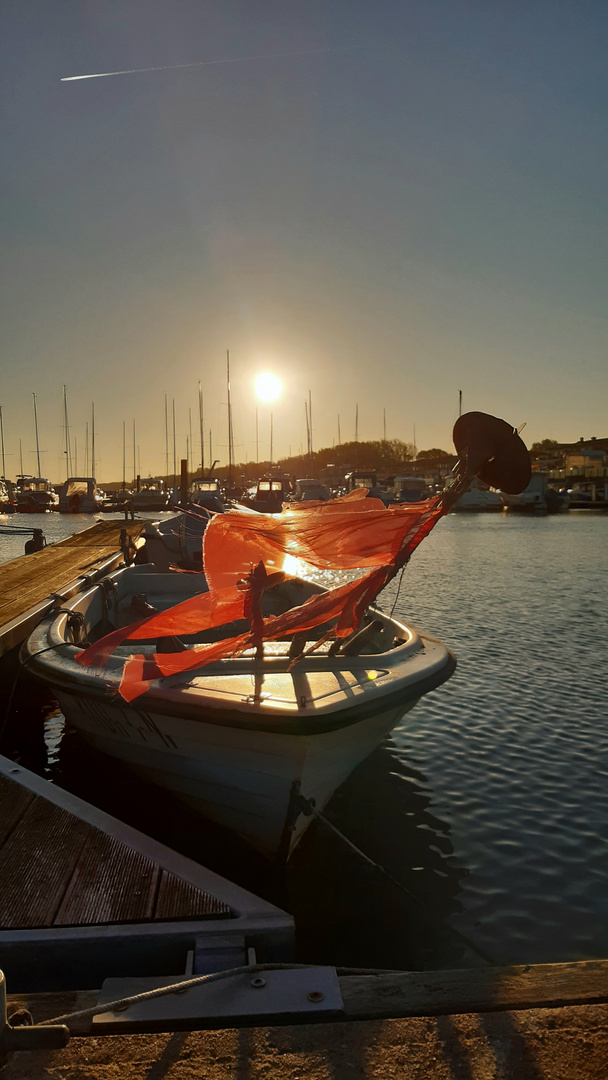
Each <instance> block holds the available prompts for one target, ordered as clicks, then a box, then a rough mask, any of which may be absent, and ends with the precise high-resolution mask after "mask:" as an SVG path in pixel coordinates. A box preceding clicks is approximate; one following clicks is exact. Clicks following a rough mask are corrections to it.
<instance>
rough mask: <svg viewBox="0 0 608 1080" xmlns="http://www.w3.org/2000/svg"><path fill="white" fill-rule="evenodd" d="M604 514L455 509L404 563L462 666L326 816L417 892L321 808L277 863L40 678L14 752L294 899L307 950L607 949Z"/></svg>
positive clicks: (498, 954) (578, 953)
mask: <svg viewBox="0 0 608 1080" xmlns="http://www.w3.org/2000/svg"><path fill="white" fill-rule="evenodd" d="M607 529H608V517H596V516H592V517H589V518H585V517H584V516H582V515H574V514H570V515H564V516H559V517H556V518H540V519H522V518H516V517H511V518H509V517H507V516H506V515H504V516H503V515H488V516H487V517H474V518H466V517H465V516H464V515H454V516H451V517H450V518H448V519H446V520H445V521H442V522H440V524H439V526H438V527H437V528H436V530H435V531H434V533H433V534H432V536H431V537H430V538H429V540H428V541H426V542H425V544H423V545H422V546H421V548H420V549H419V550H418V551H417V552H416V554H415V556H414V558H413V560H412V564H411V566H410V567H409V568H408V570H407V572H406V575H405V578H404V581H403V585H402V588H401V592H400V595H399V598H398V601H397V607H396V614H397V615H400V616H401V617H403V618H404V619H409V620H410V621H412V622H413V623H414V624H415V625H417V626H420V627H424V628H425V629H426V630H427V631H428V632H429V633H432V634H434V635H436V636H437V637H439V638H441V640H443V641H444V642H445V643H446V644H447V645H448V646H449V647H450V648H451V649H452V650H453V651H454V652H455V653H456V655H457V657H458V669H457V671H456V674H455V676H454V677H453V678H452V679H451V680H450V681H449V682H448V683H447V684H445V685H444V686H442V687H440V688H439V689H438V690H436V691H434V692H433V693H432V694H429V695H428V696H427V697H426V698H424V699H423V700H422V701H421V702H420V703H419V705H418V706H417V707H416V708H415V709H414V710H413V712H411V713H409V714H408V715H407V716H406V717H405V718H404V721H403V724H402V725H401V726H400V727H399V728H397V729H396V731H395V732H393V735H392V737H391V738H390V740H388V742H387V743H386V744H385V745H384V746H383V747H380V748H379V749H378V750H377V751H376V752H375V753H374V754H373V755H372V756H371V757H370V758H369V759H368V760H367V761H366V762H364V763H363V764H362V765H361V766H360V767H359V768H358V769H357V771H356V772H355V773H354V774H353V775H352V777H351V778H350V779H349V780H348V781H347V783H346V784H344V785H343V786H342V788H341V789H340V790H339V791H338V792H337V793H336V795H335V796H334V798H333V800H332V802H331V803H330V805H329V807H328V808H327V816H328V817H329V818H330V820H331V821H332V822H334V823H335V824H336V825H337V827H338V828H339V829H341V830H342V831H343V832H344V833H345V834H346V836H348V837H349V838H350V839H351V840H352V841H353V842H354V843H355V844H356V845H357V846H358V847H360V848H361V849H362V850H363V851H364V852H365V853H366V854H367V855H368V856H369V857H370V858H371V859H372V860H374V861H375V862H378V863H380V864H381V865H382V866H384V867H385V868H386V869H387V870H388V871H389V873H390V874H391V875H392V876H393V877H394V878H395V879H397V881H399V882H401V883H402V884H403V885H404V886H405V887H406V888H407V889H408V890H410V891H411V892H412V893H414V894H415V896H416V897H418V898H419V899H420V901H421V903H420V904H418V903H416V902H415V901H413V900H411V899H410V898H409V897H407V896H406V895H404V894H403V892H401V891H399V890H398V889H397V888H396V887H395V886H394V885H393V884H391V883H390V882H389V881H387V880H386V879H385V878H383V877H382V876H380V875H378V874H377V873H376V872H374V871H373V870H371V869H370V868H369V867H368V866H366V864H365V863H363V862H361V861H360V860H359V859H358V857H357V856H356V855H355V854H354V853H353V852H352V851H351V850H349V849H348V848H347V847H345V846H344V845H343V844H342V843H341V842H340V841H339V839H338V838H337V837H335V836H334V835H333V834H332V833H331V832H329V831H328V830H327V829H326V828H325V826H323V824H322V823H318V822H315V823H313V824H312V825H311V826H310V828H309V830H308V832H307V833H306V835H305V837H304V839H303V841H302V844H301V846H300V847H299V848H298V849H297V850H296V852H295V854H294V856H293V857H292V860H291V861H290V863H289V866H288V870H287V874H286V876H282V875H280V874H277V873H275V872H274V871H272V870H271V869H270V868H269V867H268V865H267V864H266V863H264V861H263V860H262V859H260V858H258V857H257V856H256V855H255V854H254V853H252V852H250V851H249V850H248V849H247V848H246V846H245V845H244V844H239V842H238V841H236V840H234V839H233V838H231V837H229V836H228V834H226V833H224V832H223V831H222V830H219V829H218V828H217V827H215V826H212V825H209V824H208V823H206V822H204V821H202V820H201V819H200V818H198V817H196V815H194V814H192V813H191V812H190V811H188V810H187V809H184V808H183V807H181V806H180V805H179V804H178V803H177V802H176V801H175V800H173V799H172V798H171V796H169V795H168V794H167V793H164V792H159V791H158V789H155V788H152V787H150V786H149V785H146V784H144V783H143V782H142V781H141V780H138V779H135V778H134V777H132V776H131V775H130V774H129V773H128V772H127V771H126V770H125V769H122V768H120V767H119V766H118V765H116V764H115V763H114V762H112V761H111V760H110V759H105V758H103V757H101V756H99V755H96V754H94V753H93V752H92V751H89V750H88V749H87V748H86V746H85V745H84V744H83V743H82V742H81V740H80V739H79V737H78V736H77V735H76V734H75V733H74V732H71V731H69V730H68V731H67V732H64V731H63V721H62V718H61V716H60V715H59V714H58V711H57V709H56V706H55V705H54V703H53V701H52V700H49V698H48V696H47V697H46V698H43V699H42V700H39V701H38V702H35V701H34V700H33V699H32V697H31V691H30V690H29V689H28V691H27V694H26V695H25V697H24V696H23V695H22V694H21V695H20V694H17V696H16V698H15V703H14V707H13V716H12V724H11V728H10V730H9V731H8V732H7V735H6V737H5V740H4V744H3V752H4V753H7V754H12V755H15V756H17V755H19V756H20V759H21V760H22V761H23V764H24V765H26V766H28V767H29V768H33V769H35V770H36V771H38V772H41V773H42V774H43V775H48V776H49V777H52V778H53V779H54V780H55V781H56V782H59V783H62V784H63V785H65V786H66V787H68V788H70V789H71V790H73V791H75V793H76V794H78V795H80V796H81V797H82V798H84V799H87V800H88V801H90V802H93V803H95V804H96V805H99V806H102V807H103V808H104V809H106V810H108V811H109V812H110V813H113V814H115V815H116V816H117V817H120V818H123V819H124V820H126V821H128V822H129V823H131V824H133V825H135V826H136V827H137V828H140V829H142V831H145V832H149V833H151V834H152V835H154V836H157V837H158V838H159V839H160V840H162V841H163V842H165V843H168V844H170V845H171V846H173V847H175V848H177V849H178V850H181V851H183V852H184V853H185V854H187V855H189V856H191V857H192V858H195V859H197V860H199V861H200V862H202V863H203V864H206V865H208V866H210V867H212V868H213V869H215V870H217V871H218V872H219V873H221V874H224V875H225V876H227V877H230V878H231V879H232V880H234V881H237V882H238V883H239V884H242V885H244V886H245V887H247V888H249V889H251V890H252V891H254V892H256V893H258V894H259V895H262V896H265V897H267V898H268V899H270V900H274V902H276V903H278V904H280V905H281V906H283V907H287V908H288V909H289V910H291V911H292V912H293V913H294V915H295V917H296V925H297V935H298V954H299V958H300V959H303V960H304V959H306V960H314V961H325V962H330V963H338V964H344V965H349V966H350V965H355V966H359V965H361V966H374V967H375V966H378V967H393V968H408V967H427V968H428V967H451V966H468V965H477V964H479V963H481V961H480V960H479V958H478V957H477V956H475V955H474V954H473V953H472V952H471V951H470V950H469V949H467V948H466V946H465V945H464V944H463V943H462V941H461V940H459V939H458V937H456V936H455V935H454V933H453V929H457V930H459V931H460V932H462V933H463V934H464V935H465V936H466V937H468V938H469V939H471V940H472V941H474V942H475V943H476V944H477V945H478V946H480V947H481V948H482V949H484V950H485V951H486V952H487V953H488V954H490V955H491V956H492V957H493V958H494V959H496V961H497V962H499V963H526V962H551V961H559V960H569V959H580V958H587V957H593V956H603V955H606V951H607V950H608V919H607V918H606V915H607V904H606V896H607V894H608V890H607V884H608V851H607V848H608V844H607V842H608V825H607V822H608V783H607V777H608V715H607V712H608V711H607V708H606V702H607V700H608V693H607V691H608V686H607V680H606V642H607V641H608V609H607V607H606V603H605V581H606V577H607V573H608V545H607V544H606V536H605V533H606V530H607ZM326 580H327V575H326ZM327 583H330V582H329V581H327ZM395 589H396V585H395V584H394V585H393V586H392V588H391V589H388V590H387V595H385V596H384V597H383V598H382V599H383V605H384V607H385V608H390V606H391V605H392V602H393V598H394V592H395ZM34 716H37V717H38V718H39V720H38V724H37V726H36V725H34V727H35V728H36V732H37V734H35V733H34V734H32V732H33V726H32V723H31V721H32V718H33V717H34ZM28 732H29V734H28V735H27V738H26V733H28ZM45 739H46V743H45Z"/></svg>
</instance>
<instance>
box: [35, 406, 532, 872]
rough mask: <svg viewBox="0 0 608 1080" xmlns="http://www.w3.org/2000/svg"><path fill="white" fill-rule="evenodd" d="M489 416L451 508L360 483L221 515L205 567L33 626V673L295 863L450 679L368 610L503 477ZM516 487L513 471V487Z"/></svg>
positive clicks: (397, 628)
mask: <svg viewBox="0 0 608 1080" xmlns="http://www.w3.org/2000/svg"><path fill="white" fill-rule="evenodd" d="M471 415H475V414H468V416H469V417H471ZM480 415H483V414H480ZM461 420H462V421H464V420H465V417H462V418H461ZM488 420H492V421H494V420H495V418H487V417H486V418H485V421H484V426H483V445H482V447H481V448H479V446H477V445H476V443H475V439H474V433H475V431H476V430H477V428H476V425H475V423H474V422H470V423H469V427H470V430H465V431H464V433H463V427H464V425H463V424H462V423H461V421H459V424H460V429H459V433H458V434H459V436H460V441H461V443H462V439H464V446H462V448H461V447H460V446H459V450H460V451H461V466H460V471H459V472H458V473H457V475H456V477H455V480H454V482H453V484H452V485H451V487H450V488H449V490H448V491H447V492H445V493H444V495H443V496H439V497H437V498H434V499H429V500H425V501H423V502H418V503H414V504H411V505H399V506H394V507H386V506H384V504H383V503H382V502H380V500H375V499H373V498H372V499H368V498H366V497H365V496H366V494H367V492H366V490H365V489H360V490H358V491H355V492H352V493H351V494H350V495H347V496H345V497H343V498H341V499H335V500H329V501H328V502H324V503H318V502H314V503H311V504H310V505H309V507H307V506H306V503H296V504H294V505H293V506H289V507H286V508H285V509H284V511H283V513H282V514H279V515H261V514H255V513H251V512H248V511H246V510H231V511H229V512H227V513H225V514H217V515H215V516H213V517H212V519H211V521H210V522H209V524H208V526H207V528H206V529H205V531H204V534H203V565H204V573H202V572H200V573H179V572H176V571H168V572H164V573H162V572H159V570H158V568H157V567H156V566H155V565H154V564H144V565H140V566H133V567H125V568H122V569H119V570H117V571H115V572H114V573H113V574H111V575H110V576H109V577H108V578H106V579H104V581H103V582H102V583H100V584H98V585H96V586H94V587H92V588H90V589H89V590H88V591H86V592H84V593H82V594H80V595H79V596H77V597H75V598H73V600H71V601H69V602H68V603H67V604H65V605H64V606H63V607H62V608H61V610H60V611H59V612H57V613H55V614H54V615H53V614H51V615H50V616H49V617H48V618H47V619H45V620H44V621H43V622H42V623H41V624H40V626H39V627H38V628H37V629H36V630H35V631H34V633H33V634H32V635H31V637H30V638H29V640H28V642H27V643H26V645H25V646H24V653H23V658H24V659H25V662H26V663H27V666H28V668H29V670H30V671H33V672H35V673H36V674H37V675H39V676H40V677H41V678H43V679H44V680H45V681H46V682H47V683H48V684H49V685H50V686H51V687H52V689H53V691H54V693H55V694H56V696H57V699H58V701H59V704H60V706H61V708H62V710H63V711H64V713H65V715H66V717H67V718H68V719H69V720H70V722H71V723H72V724H74V726H75V727H76V728H77V729H78V730H79V731H81V732H82V734H83V735H84V736H85V737H86V738H87V740H88V741H89V742H90V743H92V744H93V746H95V747H96V748H97V749H99V750H101V751H103V752H105V753H106V754H110V755H113V756H114V757H117V758H119V759H120V760H121V761H123V762H125V763H127V764H128V765H129V766H130V767H131V768H133V769H134V770H136V771H139V772H141V773H142V774H143V775H145V776H146V777H147V778H148V779H150V780H152V781H154V782H156V783H158V784H160V785H162V786H163V787H166V788H168V789H169V790H171V791H172V792H174V793H176V794H177V795H178V796H180V797H181V798H182V799H184V800H185V801H187V802H188V803H191V804H193V805H194V806H196V807H197V808H199V809H200V810H201V811H202V812H203V813H204V814H205V816H207V817H208V818H210V819H212V820H214V821H216V822H218V823H219V824H221V825H223V826H227V827H228V828H230V829H232V830H233V831H234V832H236V833H238V834H239V835H240V836H242V837H244V838H245V839H246V840H247V841H248V842H249V843H250V844H251V845H252V846H253V847H254V848H256V849H257V850H258V851H260V852H261V853H262V854H263V855H265V856H267V857H268V858H271V859H277V858H279V859H285V858H287V857H288V856H289V854H290V852H291V851H292V850H293V848H294V847H295V845H296V844H297V842H298V840H299V839H300V837H301V836H302V835H303V833H304V831H305V829H306V827H307V825H308V824H309V823H310V821H311V820H312V813H313V812H314V810H315V809H316V810H322V809H323V807H324V806H325V804H326V803H327V802H328V800H329V799H330V797H331V795H332V794H333V792H334V791H335V789H336V788H337V787H338V786H339V785H340V784H341V783H343V781H344V780H345V779H346V778H347V777H348V776H349V774H350V773H351V772H352V770H353V769H354V768H355V767H356V766H357V765H358V764H359V762H361V761H363V760H364V758H366V757H367V756H368V755H369V754H370V753H371V751H372V750H373V749H374V748H375V747H376V746H377V745H378V744H379V743H380V742H382V740H383V739H384V738H385V737H386V735H387V734H388V733H389V732H390V731H391V730H392V729H393V728H394V727H395V726H396V725H397V724H398V723H399V722H400V721H401V719H402V718H403V717H404V715H405V714H406V713H407V712H408V711H409V710H410V709H412V708H413V706H414V705H415V704H416V702H417V701H419V700H420V698H421V697H422V696H423V695H424V694H427V693H429V691H431V690H433V689H434V688H435V687H437V686H439V685H440V684H441V683H443V682H445V680H446V679H448V678H449V677H450V675H451V674H452V672H453V671H454V668H455V660H454V657H453V656H452V654H451V653H450V652H449V650H448V649H447V648H446V647H445V646H444V645H442V644H441V643H439V642H437V641H435V640H433V639H431V638H427V637H425V635H424V634H421V633H419V632H417V631H416V630H414V629H413V628H412V627H409V626H407V625H405V624H404V623H402V622H400V621H398V620H396V619H394V618H393V617H392V616H390V615H387V614H385V613H384V612H383V611H381V610H380V609H379V608H378V607H376V606H375V605H374V600H375V597H376V596H377V594H378V593H379V592H380V590H381V589H382V588H384V586H385V585H386V584H388V583H389V582H390V581H391V580H392V578H394V576H395V574H396V573H397V571H398V570H399V569H401V568H402V567H403V566H405V564H406V562H407V561H408V560H409V558H410V556H411V554H412V552H413V551H414V550H415V548H416V547H417V545H418V544H419V543H420V542H421V540H422V539H423V538H424V537H425V536H426V535H428V533H429V532H430V531H431V529H432V528H433V526H434V525H435V524H436V522H437V521H438V520H439V518H440V517H442V516H443V515H444V514H446V513H447V512H448V511H449V509H450V507H451V506H452V504H453V502H454V501H455V499H457V498H458V497H459V496H460V495H461V494H462V492H463V491H464V490H466V487H468V484H469V483H470V482H471V479H472V478H473V476H474V475H476V474H477V473H479V474H483V472H484V469H485V470H486V471H487V468H488V467H489V466H488V462H491V465H492V467H491V469H490V472H491V473H492V478H493V479H492V482H493V483H495V482H496V479H497V478H498V479H500V478H501V477H502V479H503V480H505V481H506V482H507V483H508V481H509V474H508V470H506V468H503V469H502V473H501V456H502V457H504V456H505V454H506V451H505V449H504V447H505V446H506V447H507V448H509V447H510V446H511V442H512V441H513V440H517V442H518V443H519V442H520V440H519V439H518V436H517V435H516V434H515V433H514V432H513V429H511V428H509V427H508V425H506V424H504V422H503V421H497V420H496V421H495V423H496V424H497V425H503V424H504V428H505V429H507V433H508V435H509V438H507V437H506V434H505V432H504V431H503V430H502V428H500V429H499V436H500V437H499V438H494V434H493V433H494V428H493V427H492V424H488V423H487V421H488ZM478 426H479V425H478ZM510 440H511V442H510ZM457 445H458V443H457ZM521 446H522V447H523V444H521ZM516 449H517V448H516ZM524 451H525V448H524ZM520 456H521V455H520ZM526 458H527V454H526ZM522 480H523V483H524V486H525V483H527V479H526V477H525V468H524V467H523V466H522V465H521V462H520V468H519V474H518V477H517V479H516V480H515V481H513V483H512V484H511V486H512V487H513V486H517V484H519V483H520V482H521V481H522ZM294 557H295V558H299V559H303V560H305V561H306V563H308V564H309V565H313V566H317V567H322V568H325V569H330V568H334V569H342V570H348V569H350V570H353V569H356V568H359V569H360V570H361V569H362V570H363V573H362V575H360V576H358V577H355V578H354V580H350V581H347V582H346V583H345V584H343V585H338V586H336V587H335V588H332V589H323V588H321V586H319V585H318V584H315V583H313V582H311V581H308V580H303V579H302V578H300V577H298V576H291V575H289V574H288V573H287V568H288V567H289V566H290V565H292V563H291V562H290V559H291V560H293V558H294ZM252 566H253V567H254V568H253V569H252Z"/></svg>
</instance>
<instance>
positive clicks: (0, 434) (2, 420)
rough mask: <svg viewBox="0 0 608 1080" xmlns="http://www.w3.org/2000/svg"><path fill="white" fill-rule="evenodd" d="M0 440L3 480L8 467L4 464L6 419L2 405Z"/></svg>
mask: <svg viewBox="0 0 608 1080" xmlns="http://www.w3.org/2000/svg"><path fill="white" fill-rule="evenodd" d="M0 439H2V479H3V480H4V479H5V477H6V465H5V464H4V419H3V417H2V405H0Z"/></svg>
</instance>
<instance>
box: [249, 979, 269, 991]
mask: <svg viewBox="0 0 608 1080" xmlns="http://www.w3.org/2000/svg"><path fill="white" fill-rule="evenodd" d="M251 985H252V986H253V987H255V989H256V990H259V988H260V987H261V986H266V979H260V977H259V976H258V977H257V978H255V979H252V980H251Z"/></svg>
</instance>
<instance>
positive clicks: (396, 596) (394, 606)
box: [391, 563, 407, 619]
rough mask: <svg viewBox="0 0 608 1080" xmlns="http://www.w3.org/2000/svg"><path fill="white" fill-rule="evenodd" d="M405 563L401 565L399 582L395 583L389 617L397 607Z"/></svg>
mask: <svg viewBox="0 0 608 1080" xmlns="http://www.w3.org/2000/svg"><path fill="white" fill-rule="evenodd" d="M406 566H407V563H406V564H405V565H404V566H402V567H401V577H400V578H399V584H398V585H397V592H396V593H395V599H394V600H393V606H392V608H391V619H392V617H393V615H394V614H395V608H396V607H397V601H398V599H399V593H400V592H401V583H402V581H403V575H404V574H405V567H406Z"/></svg>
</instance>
